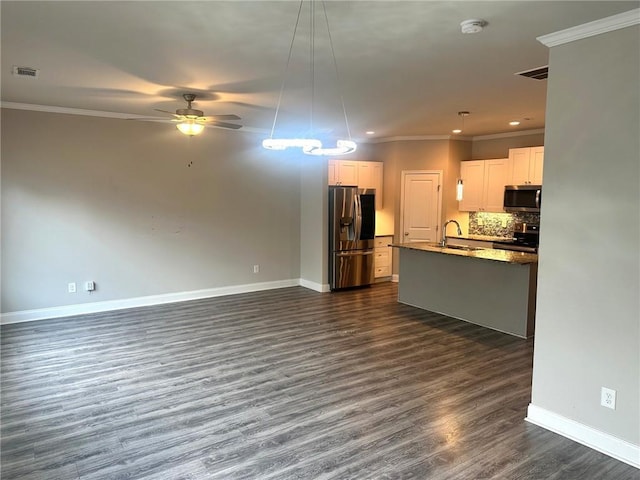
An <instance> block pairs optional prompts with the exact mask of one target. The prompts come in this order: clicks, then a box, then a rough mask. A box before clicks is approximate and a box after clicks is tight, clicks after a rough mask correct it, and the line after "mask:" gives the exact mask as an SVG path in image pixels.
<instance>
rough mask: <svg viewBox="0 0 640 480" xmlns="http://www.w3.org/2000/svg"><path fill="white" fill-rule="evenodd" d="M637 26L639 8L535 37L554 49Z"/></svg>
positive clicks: (639, 14) (639, 19) (639, 22)
mask: <svg viewBox="0 0 640 480" xmlns="http://www.w3.org/2000/svg"><path fill="white" fill-rule="evenodd" d="M638 24H640V8H635V9H633V10H629V11H628V12H623V13H619V14H617V15H612V16H610V17H605V18H601V19H600V20H595V21H593V22H589V23H585V24H583V25H577V26H575V27H571V28H567V29H565V30H560V31H559V32H555V33H549V34H547V35H542V36H540V37H537V40H538V41H539V42H540V43H542V44H543V45H545V46H547V47H555V46H558V45H563V44H565V43H570V42H575V41H576V40H581V39H583V38H588V37H594V36H596V35H600V34H602V33H607V32H612V31H614V30H620V29H621V28H626V27H630V26H632V25H638Z"/></svg>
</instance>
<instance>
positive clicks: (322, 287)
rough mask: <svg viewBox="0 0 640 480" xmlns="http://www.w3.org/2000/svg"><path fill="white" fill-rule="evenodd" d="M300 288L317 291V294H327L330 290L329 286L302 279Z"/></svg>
mask: <svg viewBox="0 0 640 480" xmlns="http://www.w3.org/2000/svg"><path fill="white" fill-rule="evenodd" d="M299 280H300V286H301V287H304V288H308V289H309V290H315V291H316V292H320V293H326V292H328V291H329V290H330V287H329V284H328V283H325V284H322V283H316V282H312V281H311V280H305V279H304V278H300V279H299Z"/></svg>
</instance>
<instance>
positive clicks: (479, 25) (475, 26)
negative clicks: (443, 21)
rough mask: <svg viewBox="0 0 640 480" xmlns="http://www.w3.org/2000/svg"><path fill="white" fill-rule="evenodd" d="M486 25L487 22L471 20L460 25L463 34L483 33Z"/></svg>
mask: <svg viewBox="0 0 640 480" xmlns="http://www.w3.org/2000/svg"><path fill="white" fill-rule="evenodd" d="M486 24H487V22H486V21H484V20H482V19H479V18H471V19H469V20H465V21H464V22H461V23H460V30H462V33H478V32H481V31H482V29H483V28H484V27H485V25H486Z"/></svg>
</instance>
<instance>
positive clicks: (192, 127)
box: [176, 119, 204, 137]
mask: <svg viewBox="0 0 640 480" xmlns="http://www.w3.org/2000/svg"><path fill="white" fill-rule="evenodd" d="M176 128H177V129H178V130H180V131H181V132H182V133H184V134H185V135H189V136H190V137H192V136H194V135H199V134H200V133H202V131H203V130H204V125H203V124H201V123H198V122H196V121H195V120H193V119H188V120H186V121H184V122H180V123H178V124H177V125H176Z"/></svg>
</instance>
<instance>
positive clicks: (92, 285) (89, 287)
mask: <svg viewBox="0 0 640 480" xmlns="http://www.w3.org/2000/svg"><path fill="white" fill-rule="evenodd" d="M84 289H85V290H86V291H87V292H93V291H94V290H95V289H96V282H93V281H88V282H85V284H84Z"/></svg>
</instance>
